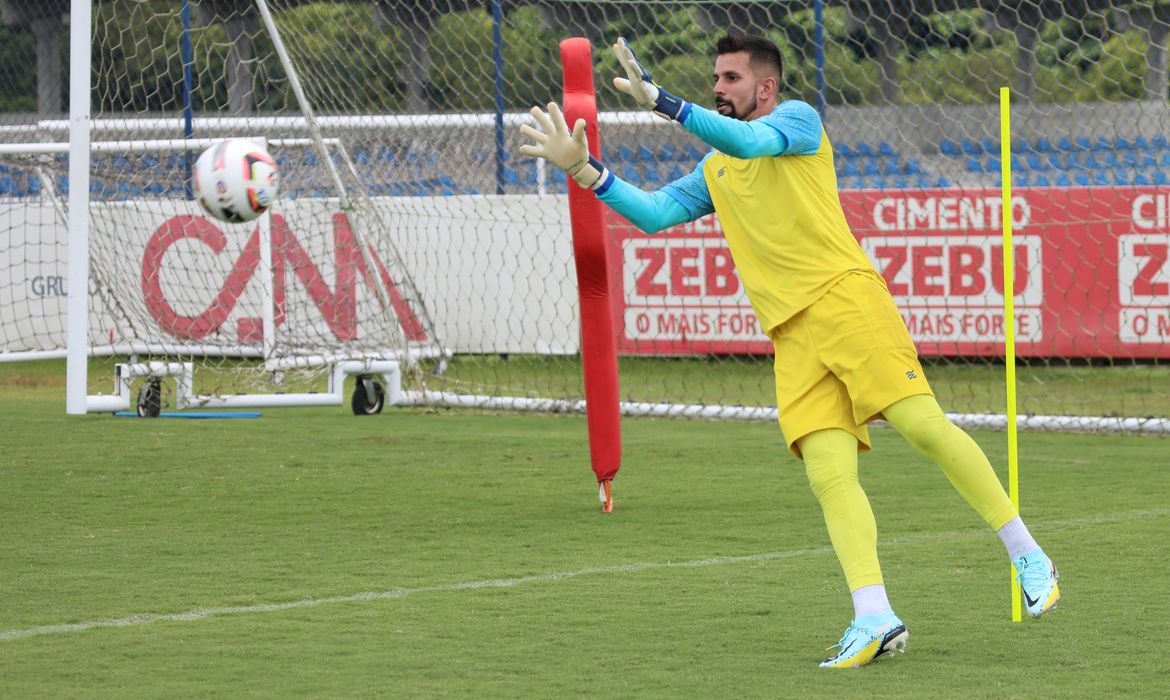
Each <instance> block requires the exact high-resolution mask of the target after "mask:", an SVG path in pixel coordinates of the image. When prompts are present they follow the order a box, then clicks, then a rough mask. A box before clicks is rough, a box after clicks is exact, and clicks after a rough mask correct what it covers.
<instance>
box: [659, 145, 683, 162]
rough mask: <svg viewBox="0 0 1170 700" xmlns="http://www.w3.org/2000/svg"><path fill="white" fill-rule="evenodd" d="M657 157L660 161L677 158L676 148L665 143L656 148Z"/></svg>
mask: <svg viewBox="0 0 1170 700" xmlns="http://www.w3.org/2000/svg"><path fill="white" fill-rule="evenodd" d="M658 159H659V160H662V161H670V160H678V159H679V158H678V149H677V148H675V147H674V145H672V144H669V143H668V144H665V145H663V147H662V148H660V149H658Z"/></svg>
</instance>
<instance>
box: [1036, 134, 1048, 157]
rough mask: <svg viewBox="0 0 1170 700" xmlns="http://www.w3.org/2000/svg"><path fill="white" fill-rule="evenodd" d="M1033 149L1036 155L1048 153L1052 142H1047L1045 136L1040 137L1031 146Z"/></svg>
mask: <svg viewBox="0 0 1170 700" xmlns="http://www.w3.org/2000/svg"><path fill="white" fill-rule="evenodd" d="M1033 149H1034V150H1035V151H1036V152H1037V153H1048V152H1050V151H1052V142H1051V141H1049V140H1048V137H1047V136H1041V137H1040V138H1038V139H1036V144H1035V146H1033Z"/></svg>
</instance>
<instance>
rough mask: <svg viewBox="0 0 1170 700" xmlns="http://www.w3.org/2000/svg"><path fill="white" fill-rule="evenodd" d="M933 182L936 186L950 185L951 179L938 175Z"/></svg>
mask: <svg viewBox="0 0 1170 700" xmlns="http://www.w3.org/2000/svg"><path fill="white" fill-rule="evenodd" d="M934 184H935V186H936V187H950V186H951V181H950V180H948V179H947V178H945V177H943V176H941V175H940V176H939V178H938V180H936V181H935V183H934Z"/></svg>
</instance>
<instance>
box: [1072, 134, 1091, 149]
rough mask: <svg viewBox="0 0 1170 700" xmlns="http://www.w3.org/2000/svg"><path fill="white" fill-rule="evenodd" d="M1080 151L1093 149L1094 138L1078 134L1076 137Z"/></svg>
mask: <svg viewBox="0 0 1170 700" xmlns="http://www.w3.org/2000/svg"><path fill="white" fill-rule="evenodd" d="M1075 143H1076V144H1077V150H1078V151H1089V150H1092V149H1093V139H1091V138H1089V137H1088V136H1078V137H1076V139H1075Z"/></svg>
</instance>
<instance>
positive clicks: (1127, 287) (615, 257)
mask: <svg viewBox="0 0 1170 700" xmlns="http://www.w3.org/2000/svg"><path fill="white" fill-rule="evenodd" d="M1012 200H1013V201H1012V221H1013V224H1012V231H1013V248H1014V258H1013V259H1014V262H1015V265H1014V270H1015V280H1014V284H1015V289H1014V290H1013V300H1014V306H1015V324H1016V326H1015V329H1016V352H1017V354H1019V355H1020V356H1031V357H1086V358H1090V357H1131V358H1155V357H1157V358H1170V190H1165V189H1157V188H1036V189H1017V190H1015V191H1014V192H1013V197H1012ZM841 203H842V205H843V207H844V210H845V215H846V217H847V218H848V220H849V223H850V225H851V226H852V228H853V232H854V234H855V235H856V236H857V238H858V241H859V242H860V243H861V246H862V248H864V249H865V251H866V253H867V254H868V255H869V258H870V260H871V261H873V263H874V265H875V266H876V267H877V269H878V271H879V272H880V273H881V274H882V276H883V277H884V278H885V280H886V284H887V285H888V286H889V288H890V292H891V293H892V294H893V296H894V300H895V302H896V303H897V305H898V307H899V309H900V310H901V312H902V317H903V319H904V320H905V321H906V325H907V327H908V328H909V329H910V332H911V335H912V336H913V337H914V340H915V342H916V343H917V345H918V350H919V352H920V353H922V354H923V355H926V356H960V355H976V356H997V355H998V356H1002V355H1003V352H1004V349H1003V343H1004V330H1005V327H1004V324H1005V319H1004V313H1003V302H1004V296H1003V294H1004V290H1003V234H1002V229H1001V221H1002V210H1001V199H1000V193H999V191H998V190H972V189H963V190H960V189H939V190H862V191H845V192H842V193H841ZM607 211H609V210H607ZM609 233H610V242H611V245H613V247H614V249H613V254H612V255H611V256H610V259H611V260H612V261H614V265H615V267H616V270H615V273H616V274H615V275H614V280H615V283H616V284H617V285H618V293H617V294H615V295H613V298H614V300H615V302H614V303H615V307H616V308H615V312H616V319H617V325H618V328H617V330H618V349H619V351H620V352H623V353H627V354H693V353H737V354H741V353H770V352H771V351H772V344H771V342H770V341H769V340H768V339H767V337H766V336H765V334H764V332H763V329H761V328H760V327H759V323H758V321H757V320H756V316H755V314H754V312H753V311H752V308H751V304H750V303H749V302H748V299H747V296H746V295H745V293H744V291H743V285H742V283H741V282H740V280H739V277H738V275H737V274H736V272H735V269H734V265H733V264H732V262H731V254H730V251H728V249H727V245H726V243H725V242H724V240H723V235H722V230H721V229H720V227H719V222H718V219H717V218H716V217H715V216H714V215H711V216H707V217H704V218H702V219H699V220H697V221H693V222H690V223H687V224H683V225H681V226H677V227H675V228H673V229H671V230H669V231H664V232H662V233H660V234H657V235H654V236H646V235H644V234H642V233H640V232H639V231H637V230H636V229H635V228H634V227H633V226H632V225H631V224H629V223H628V222H627V221H626V220H625V219H623V218H621V217H619V216H617V215H616V214H613V213H612V211H610V212H609Z"/></svg>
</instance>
